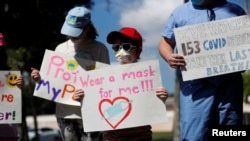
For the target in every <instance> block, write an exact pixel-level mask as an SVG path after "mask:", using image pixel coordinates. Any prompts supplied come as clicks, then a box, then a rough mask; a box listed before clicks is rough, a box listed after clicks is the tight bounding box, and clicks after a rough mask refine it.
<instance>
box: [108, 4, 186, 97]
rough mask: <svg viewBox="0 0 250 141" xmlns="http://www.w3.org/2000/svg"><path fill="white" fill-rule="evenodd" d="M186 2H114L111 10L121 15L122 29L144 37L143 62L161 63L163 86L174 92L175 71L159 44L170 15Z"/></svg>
mask: <svg viewBox="0 0 250 141" xmlns="http://www.w3.org/2000/svg"><path fill="white" fill-rule="evenodd" d="M183 2H184V0H119V1H117V0H112V1H111V7H110V8H111V9H112V10H114V11H113V12H117V13H120V14H119V15H120V19H119V24H120V27H123V26H132V27H135V28H136V29H137V30H138V31H139V32H140V33H141V34H142V36H143V39H144V42H143V48H144V50H143V52H142V54H141V58H142V59H141V61H145V60H151V59H158V60H159V61H160V66H161V73H162V78H164V79H163V85H164V86H165V87H167V88H168V89H169V90H170V92H173V90H174V85H175V83H174V80H175V75H174V70H173V69H171V68H170V67H169V66H168V64H167V63H166V62H165V61H164V60H163V59H162V58H161V57H160V55H159V52H158V43H159V40H160V38H161V32H162V31H163V28H164V26H165V24H166V22H167V19H168V17H169V15H170V13H171V12H172V11H173V10H174V9H175V8H176V7H177V6H179V5H181V4H183Z"/></svg>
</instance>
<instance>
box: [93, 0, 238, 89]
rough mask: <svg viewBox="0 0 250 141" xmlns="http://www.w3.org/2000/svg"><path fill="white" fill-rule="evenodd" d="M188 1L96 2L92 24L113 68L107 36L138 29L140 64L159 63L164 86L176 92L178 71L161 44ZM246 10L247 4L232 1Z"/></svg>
mask: <svg viewBox="0 0 250 141" xmlns="http://www.w3.org/2000/svg"><path fill="white" fill-rule="evenodd" d="M183 1H184V0H110V2H111V3H110V5H108V4H107V2H106V0H94V2H95V6H94V7H93V8H92V9H91V13H92V21H93V23H94V25H95V26H96V28H97V30H98V32H99V37H98V38H97V40H99V41H101V42H103V43H104V44H105V45H106V46H107V47H108V49H109V54H110V60H111V64H115V63H116V60H115V58H114V54H113V51H112V49H111V46H110V44H108V43H107V42H106V36H107V35H108V33H109V32H111V31H113V30H119V29H120V28H121V27H123V26H132V27H135V28H136V29H137V30H138V31H139V32H140V33H141V34H142V36H143V39H144V42H143V52H142V54H141V59H140V61H147V60H152V59H158V60H159V62H160V67H161V76H162V85H163V86H164V87H166V88H167V89H168V90H169V93H173V92H174V87H175V70H173V69H171V68H170V67H169V65H168V64H167V63H166V62H165V61H164V60H163V59H162V58H161V57H160V56H159V53H158V48H157V46H158V42H159V40H160V38H161V32H162V30H163V27H164V25H165V23H166V21H167V19H168V17H169V14H170V13H171V11H172V10H173V9H174V8H176V7H177V6H179V5H180V4H182V3H183ZM228 1H230V2H233V3H237V4H238V5H240V6H241V7H243V0H228ZM108 9H109V10H108Z"/></svg>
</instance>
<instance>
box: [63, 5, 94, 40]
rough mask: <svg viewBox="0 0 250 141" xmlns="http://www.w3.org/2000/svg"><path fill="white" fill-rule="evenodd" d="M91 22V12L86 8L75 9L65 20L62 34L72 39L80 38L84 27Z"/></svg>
mask: <svg viewBox="0 0 250 141" xmlns="http://www.w3.org/2000/svg"><path fill="white" fill-rule="evenodd" d="M90 21H91V14H90V11H89V10H88V9H87V8H85V7H74V8H72V9H71V10H70V11H69V12H68V15H67V16H66V18H65V21H64V24H63V26H62V29H61V34H63V35H67V36H70V37H78V36H80V35H81V34H82V31H83V29H84V27H85V26H86V25H87V24H88V23H89V22H90Z"/></svg>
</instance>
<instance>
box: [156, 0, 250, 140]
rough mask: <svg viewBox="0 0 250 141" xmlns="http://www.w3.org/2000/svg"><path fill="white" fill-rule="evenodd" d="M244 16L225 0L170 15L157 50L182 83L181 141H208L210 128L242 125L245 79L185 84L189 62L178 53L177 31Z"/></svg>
mask: <svg viewBox="0 0 250 141" xmlns="http://www.w3.org/2000/svg"><path fill="white" fill-rule="evenodd" d="M245 14H246V13H245V12H244V10H243V9H242V8H241V7H240V6H238V5H236V4H233V3H230V2H228V1H226V0H190V1H189V2H187V3H185V4H183V5H181V6H179V7H177V8H176V9H175V10H174V11H173V12H172V13H171V15H170V17H169V19H168V22H167V23H166V25H165V28H164V30H163V32H162V38H161V39H160V42H159V46H158V50H159V53H160V54H161V56H162V58H163V59H164V60H165V61H166V62H167V63H168V64H169V66H170V67H171V68H173V69H176V70H177V76H178V77H179V79H180V140H181V141H207V140H208V136H209V130H210V128H211V127H214V126H220V125H240V124H242V115H243V107H242V102H243V79H242V76H241V72H237V73H230V74H225V75H220V76H214V77H208V78H202V79H196V80H190V81H182V76H181V71H180V69H181V68H183V67H185V63H186V62H185V60H184V57H183V55H181V54H178V53H177V52H178V50H175V45H176V41H175V35H174V29H175V28H179V27H184V26H188V25H194V24H200V23H205V22H210V21H216V20H221V19H225V18H232V17H236V16H241V15H245Z"/></svg>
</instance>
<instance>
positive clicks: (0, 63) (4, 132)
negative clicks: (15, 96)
mask: <svg viewBox="0 0 250 141" xmlns="http://www.w3.org/2000/svg"><path fill="white" fill-rule="evenodd" d="M7 59H8V55H7V51H6V43H5V39H4V36H3V34H2V33H0V70H1V71H3V70H10V67H9V66H8V65H7ZM16 83H17V86H18V87H19V88H21V87H22V86H23V84H24V80H23V77H22V76H18V77H17V79H16ZM0 106H1V105H0ZM18 138H19V137H18V131H17V127H16V126H15V125H14V124H0V141H18Z"/></svg>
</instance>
